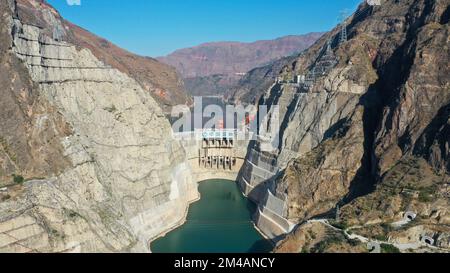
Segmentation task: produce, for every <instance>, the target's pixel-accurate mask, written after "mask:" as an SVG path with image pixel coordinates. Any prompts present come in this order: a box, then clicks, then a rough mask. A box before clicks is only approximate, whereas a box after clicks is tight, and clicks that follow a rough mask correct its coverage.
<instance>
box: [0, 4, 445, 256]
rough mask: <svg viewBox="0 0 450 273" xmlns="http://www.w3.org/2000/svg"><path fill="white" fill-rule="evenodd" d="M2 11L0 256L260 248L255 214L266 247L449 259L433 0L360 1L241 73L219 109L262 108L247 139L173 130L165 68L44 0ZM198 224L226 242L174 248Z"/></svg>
mask: <svg viewBox="0 0 450 273" xmlns="http://www.w3.org/2000/svg"><path fill="white" fill-rule="evenodd" d="M0 11H1V12H2V14H0V16H1V17H0V68H1V73H0V86H1V87H2V89H1V92H2V100H1V101H0V106H1V108H0V109H1V110H0V128H1V131H0V252H149V251H150V249H152V250H153V244H156V245H155V246H154V247H155V250H156V251H155V252H158V251H160V252H174V251H175V252H176V251H186V252H191V251H192V252H195V251H210V252H222V251H225V252H226V251H230V252H252V251H256V252H259V251H270V250H272V246H270V247H268V245H267V242H266V241H265V240H262V243H261V242H260V241H261V239H262V237H261V236H260V234H258V233H257V231H256V229H254V227H253V224H254V225H255V226H256V227H257V229H258V230H259V231H260V232H261V233H262V234H263V235H264V236H265V237H266V238H268V239H270V240H271V241H272V242H273V243H274V244H275V248H274V249H273V251H274V252H294V253H300V252H368V251H370V249H368V247H367V246H368V244H379V245H381V246H384V248H382V249H383V251H387V249H391V250H392V248H395V249H398V250H399V251H402V252H449V251H450V212H449V207H450V180H449V173H450V163H449V159H450V157H449V151H450V150H449V147H450V89H449V75H450V73H449V66H448V64H449V56H450V54H449V53H450V50H449V47H448V42H449V38H448V37H450V35H449V30H450V27H449V1H448V0H436V1H430V0H401V1H388V0H386V1H382V4H381V5H375V6H374V5H370V4H368V3H366V2H363V3H362V4H361V5H360V6H359V7H358V10H357V11H356V13H355V14H353V15H352V16H350V17H349V18H348V19H346V20H345V21H344V22H343V23H342V25H339V26H337V27H336V28H335V29H333V30H331V31H330V32H328V33H325V34H324V35H323V36H321V38H319V39H318V40H317V41H316V42H315V43H314V44H313V45H312V46H311V47H309V48H308V49H307V50H305V51H304V52H302V53H300V54H295V55H293V56H290V57H286V58H282V59H280V60H278V61H274V62H273V63H271V64H268V65H267V66H265V67H262V68H256V69H254V70H252V71H250V72H248V74H247V75H246V76H245V77H244V78H243V79H241V81H240V83H242V86H241V87H242V88H237V89H236V90H234V91H235V92H234V94H233V95H232V96H231V97H230V102H235V103H239V102H241V103H245V104H249V103H250V102H251V101H252V100H258V105H259V106H261V105H264V106H267V107H268V110H269V111H268V114H267V116H262V117H259V116H258V114H259V115H260V116H261V115H262V114H261V112H260V113H251V114H254V115H256V116H257V117H259V118H261V120H262V121H263V122H262V123H261V124H259V126H258V131H257V132H256V136H255V137H254V138H252V139H249V138H244V139H241V138H238V132H237V131H235V130H234V128H233V129H231V130H226V129H220V128H216V129H215V130H209V131H208V130H203V131H202V130H194V131H188V132H184V133H179V132H173V130H172V128H171V123H170V121H169V119H168V118H167V116H168V114H169V112H170V110H171V108H172V106H176V105H182V106H185V107H187V108H188V107H189V106H192V103H193V99H192V98H190V97H189V96H188V95H186V94H185V93H184V92H183V87H182V85H183V84H182V80H181V79H180V78H179V76H178V74H177V72H176V71H175V70H174V69H173V68H171V67H169V66H168V65H165V64H162V63H160V62H158V61H156V60H154V59H151V58H145V57H140V56H136V55H133V54H132V53H129V52H126V51H124V50H122V49H120V48H118V47H116V46H114V45H112V44H111V43H109V42H108V41H106V40H104V39H102V38H99V37H97V36H95V35H93V34H91V33H89V32H87V31H86V30H83V29H81V28H79V27H77V26H75V25H73V24H71V23H69V22H67V21H66V20H64V19H63V18H62V17H61V16H60V15H59V13H58V12H57V11H56V10H55V9H54V8H52V7H51V6H50V5H48V4H47V3H46V2H45V1H42V0H6V1H1V2H0ZM343 33H345V35H344V34H343ZM274 75H276V77H275V79H273V77H274ZM245 98H251V99H245ZM257 119H258V118H257ZM274 120H279V125H280V126H279V128H278V129H279V130H278V131H277V133H276V134H275V135H271V138H270V137H267V136H266V135H265V134H264V132H265V131H266V130H269V128H270V127H271V125H272V122H273V121H274ZM245 125H248V124H245ZM244 127H245V126H244ZM273 138H276V139H277V140H278V142H276V145H274V142H273ZM207 180H208V182H202V183H200V182H201V181H207ZM217 180H221V181H217ZM224 180H226V181H224ZM229 181H236V183H235V184H233V183H231V182H229ZM201 192H202V193H204V196H202V197H203V198H202V199H200V197H201V196H200V193H201ZM242 195H244V196H245V197H247V198H248V199H249V200H250V201H251V202H250V201H248V200H246V199H244V197H243V196H242ZM208 202H209V203H208ZM211 204H215V205H211ZM252 204H253V205H252ZM208 205H211V206H210V207H209V206H208ZM222 206H223V207H222ZM189 208H190V209H189ZM224 208H228V209H229V211H228V210H223V209H224ZM208 209H210V211H208ZM213 209H214V210H213ZM221 209H222V210H221ZM248 209H250V210H248ZM199 210H201V212H200V211H199ZM188 211H189V212H188ZM217 211H219V212H220V213H221V214H218V215H215V213H216V212H217ZM251 212H252V213H251ZM253 212H254V213H253ZM227 213H230V214H232V215H229V216H230V218H229V219H227V221H230V222H228V223H233V222H234V223H235V224H237V226H233V227H232V228H231V231H230V233H226V232H224V230H221V229H220V228H218V222H220V221H222V219H223V218H222V217H223V216H224V215H226V214H227ZM205 216H207V217H208V219H209V220H212V221H213V222H214V220H216V222H215V223H212V224H211V223H207V224H208V225H213V228H214V229H213V231H212V232H211V234H212V235H211V236H213V237H215V238H217V237H218V236H219V235H224V234H226V236H225V237H224V238H223V241H222V243H223V247H224V248H220V247H218V248H217V249H215V250H213V249H212V246H211V245H208V243H213V244H214V243H217V241H214V240H213V239H211V241H207V242H206V244H205V245H203V247H204V248H199V249H195V248H190V247H191V246H192V244H195V242H194V243H192V241H190V240H194V241H195V240H198V238H200V237H201V236H199V235H198V233H196V232H199V231H201V228H202V226H201V225H197V226H195V223H196V222H195V221H200V222H201V221H203V220H202V219H204V218H203V217H205ZM214 216H217V217H218V218H216V219H215V218H214ZM231 216H233V217H231ZM192 221H194V222H192ZM192 224H194V230H192V229H191V227H192V226H191V225H192ZM197 224H198V222H197ZM240 224H242V226H241V227H243V228H244V229H243V230H241V229H239V228H240V226H239V225H240ZM180 226H181V227H180ZM177 227H180V228H177ZM203 227H204V226H203ZM226 227H227V226H226V225H222V228H226ZM175 228H177V229H176V230H174V229H175ZM236 228H237V230H236ZM234 232H236V233H238V234H239V235H244V237H245V238H247V239H248V241H245V240H239V238H240V237H239V236H236V237H233V236H235V235H233V234H234ZM162 235H166V237H162V238H161V236H162ZM227 236H229V237H227ZM230 238H232V239H231V241H227V240H226V239H230ZM155 240H156V241H155ZM161 240H168V241H166V242H163V241H161ZM233 240H234V241H233ZM174 242H175V243H176V244H177V247H178V246H179V247H180V248H173V247H171V246H173V244H175V243H174ZM258 242H259V243H260V244H258ZM229 243H233V245H228V244H229ZM186 244H187V245H188V246H187V245H186ZM217 244H220V241H219V243H217ZM239 244H242V245H239ZM254 244H256V247H254V246H253V245H254ZM386 245H389V246H392V247H391V248H388V247H386ZM237 246H239V247H237Z"/></svg>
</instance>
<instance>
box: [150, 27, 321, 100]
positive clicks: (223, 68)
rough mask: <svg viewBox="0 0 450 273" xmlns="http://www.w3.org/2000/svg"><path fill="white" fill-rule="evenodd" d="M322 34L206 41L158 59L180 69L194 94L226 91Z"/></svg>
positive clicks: (307, 44) (302, 48) (189, 89)
mask: <svg viewBox="0 0 450 273" xmlns="http://www.w3.org/2000/svg"><path fill="white" fill-rule="evenodd" d="M320 36H322V33H309V34H305V35H296V36H294V35H292V36H285V37H281V38H278V39H275V40H263V41H256V42H253V43H240V42H214V43H205V44H201V45H199V46H195V47H192V48H185V49H180V50H177V51H175V52H173V53H172V54H169V55H168V56H165V57H159V58H157V59H158V60H160V61H161V62H164V63H166V64H169V65H172V66H174V67H175V68H176V69H177V70H178V72H179V73H180V74H181V75H182V77H183V78H184V81H185V85H186V89H187V91H188V93H190V94H191V95H212V94H224V93H226V92H228V91H229V89H230V88H231V87H233V86H234V85H235V84H236V83H237V82H238V81H239V80H240V79H241V78H242V77H243V76H244V75H245V74H246V73H247V72H248V71H250V70H252V69H254V68H256V67H260V66H264V65H267V64H269V63H271V62H273V61H275V60H277V59H280V58H282V57H285V56H290V55H294V54H297V53H300V52H302V51H303V50H305V49H307V48H308V47H310V46H311V45H312V44H313V43H314V42H315V41H316V40H317V39H318V38H319V37H320Z"/></svg>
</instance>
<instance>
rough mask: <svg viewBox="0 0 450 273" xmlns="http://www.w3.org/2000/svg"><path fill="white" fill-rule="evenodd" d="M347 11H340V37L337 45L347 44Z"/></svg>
mask: <svg viewBox="0 0 450 273" xmlns="http://www.w3.org/2000/svg"><path fill="white" fill-rule="evenodd" d="M348 13H349V12H348V10H347V9H345V10H342V11H341V17H340V21H341V35H340V37H339V44H343V43H345V42H347V38H348V37H347V17H348Z"/></svg>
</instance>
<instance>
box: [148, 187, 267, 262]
mask: <svg viewBox="0 0 450 273" xmlns="http://www.w3.org/2000/svg"><path fill="white" fill-rule="evenodd" d="M199 191H200V194H201V199H200V201H198V202H196V203H194V204H192V205H191V206H190V208H189V213H188V216H187V221H186V223H185V224H184V225H183V226H181V227H179V228H178V229H176V230H174V231H172V232H170V233H168V234H167V235H166V236H165V237H163V238H160V239H158V240H156V241H154V242H153V243H152V244H151V250H152V252H154V253H266V252H269V251H271V249H272V245H271V244H270V242H268V241H267V240H265V239H264V238H263V237H262V236H261V234H260V233H259V232H258V231H257V230H256V229H255V227H254V226H253V223H252V221H251V219H252V215H253V214H254V212H255V210H256V206H255V205H254V204H253V203H252V202H250V201H249V200H248V199H246V198H245V197H244V196H243V195H242V193H241V192H240V190H239V188H238V186H237V184H236V183H234V182H232V181H227V180H208V181H205V182H201V183H200V185H199Z"/></svg>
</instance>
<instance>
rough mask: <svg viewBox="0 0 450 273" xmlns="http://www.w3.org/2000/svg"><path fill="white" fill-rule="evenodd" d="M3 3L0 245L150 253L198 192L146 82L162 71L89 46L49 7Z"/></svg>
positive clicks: (29, 0)
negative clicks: (148, 72)
mask: <svg viewBox="0 0 450 273" xmlns="http://www.w3.org/2000/svg"><path fill="white" fill-rule="evenodd" d="M0 10H1V11H2V14H1V18H0V26H1V27H0V35H1V37H0V41H1V42H0V46H1V47H0V50H1V51H0V67H1V73H0V83H1V86H2V89H1V92H2V100H1V102H0V103H1V111H0V128H1V131H0V139H1V142H0V144H1V146H0V170H1V173H0V175H1V177H0V183H1V185H2V187H3V186H5V185H6V187H5V188H1V189H0V252H66V251H75V252H122V251H148V245H147V244H148V240H150V239H151V238H152V237H154V236H157V235H159V234H161V233H162V232H163V231H164V230H166V229H168V228H170V227H172V226H174V225H176V224H177V223H178V222H179V221H180V220H182V218H183V217H184V212H185V209H186V208H187V205H188V202H190V201H191V200H193V199H195V198H196V197H197V190H196V187H195V184H194V183H192V181H190V180H189V178H190V177H191V175H190V171H189V169H188V168H187V167H186V163H185V162H186V161H185V160H186V158H185V152H184V150H183V148H182V147H181V146H180V144H179V143H178V142H176V141H174V140H172V139H171V138H168V137H167V136H168V135H170V134H171V128H170V124H169V123H168V121H167V120H166V119H165V117H164V112H163V110H162V109H161V107H160V106H159V104H158V103H157V102H156V101H155V99H154V98H153V97H152V94H151V93H150V92H149V89H148V88H149V86H145V83H146V82H147V81H148V84H149V85H150V83H151V84H152V86H153V87H154V86H157V83H156V82H155V83H153V81H152V79H153V78H152V77H153V76H155V77H156V78H157V77H160V76H161V73H162V74H164V73H165V72H164V70H165V69H166V68H165V66H164V65H159V64H157V63H156V62H155V61H151V60H150V61H148V63H149V64H147V63H146V62H147V61H145V60H144V59H141V58H140V57H135V56H130V55H129V54H128V53H126V54H125V53H124V51H121V50H119V49H118V48H116V47H114V46H112V45H111V44H109V43H107V42H106V41H104V42H103V44H104V45H105V47H100V48H95V49H93V48H92V47H96V42H97V41H99V40H97V38H93V36H91V35H90V34H88V33H87V32H84V31H82V30H80V29H77V28H75V27H74V26H72V25H70V24H69V23H67V22H66V21H64V20H63V19H62V18H61V17H60V16H59V14H58V13H57V12H56V11H55V10H54V9H53V8H52V7H50V6H48V5H47V4H46V3H45V2H42V1H37V0H18V1H13V0H7V1H1V2H0ZM91 39H93V40H91ZM74 40H77V41H74ZM109 50H112V51H109ZM109 53H111V54H117V55H113V56H114V57H116V58H113V56H110V55H109ZM122 53H124V54H125V55H124V56H122V55H121V54H122ZM127 58H129V59H127ZM130 60H135V61H136V62H137V63H134V64H135V65H133V63H130V62H129V61H130ZM138 63H139V64H138ZM140 65H142V66H140ZM131 66H133V69H136V70H132V69H131ZM153 66H155V67H157V68H158V67H159V68H158V69H160V68H162V69H161V70H155V71H153V70H152V67H153ZM141 68H142V69H144V70H145V69H149V70H152V71H153V73H154V74H151V75H150V76H148V78H147V76H144V75H143V74H140V73H143V71H141V70H140V69H141ZM135 73H137V74H135ZM152 75H153V76H152ZM172 75H173V77H175V76H174V75H175V74H174V73H173V74H172ZM140 76H142V77H140ZM162 76H164V75H162ZM166 76H167V75H166ZM169 77H170V76H169ZM155 155H156V156H155ZM12 174H15V176H14V179H12V178H11V175H12ZM180 177H182V178H183V179H182V180H179V179H178V178H180ZM12 180H14V181H12ZM11 183H13V184H11Z"/></svg>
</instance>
